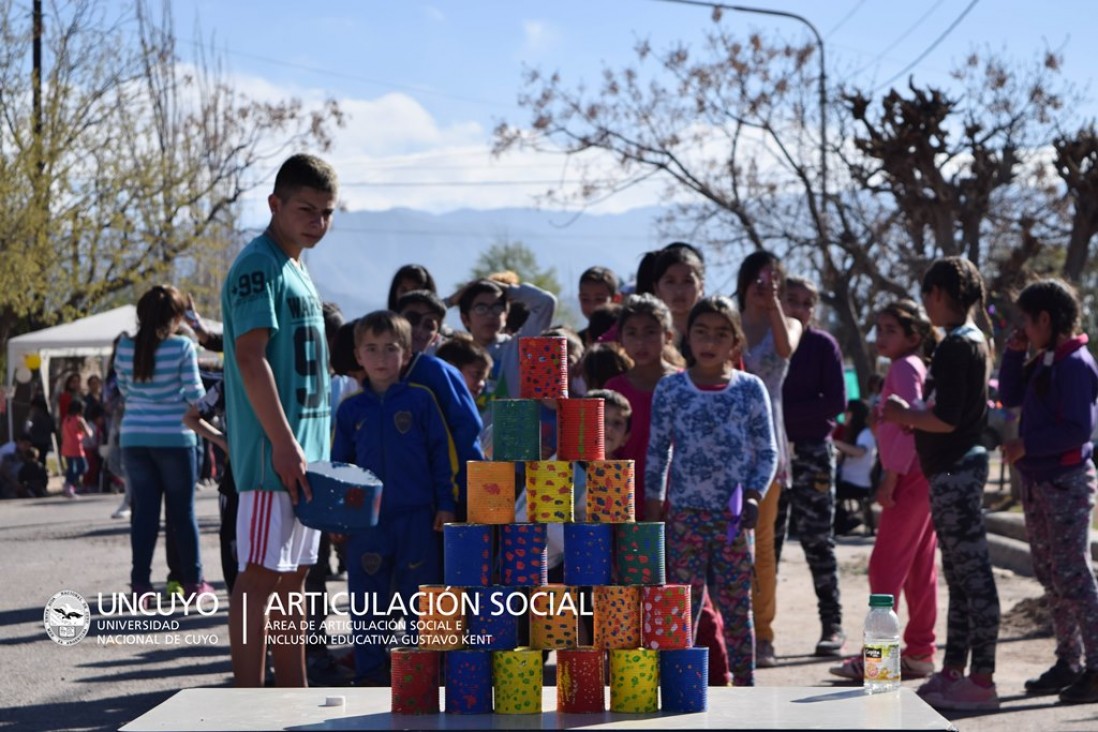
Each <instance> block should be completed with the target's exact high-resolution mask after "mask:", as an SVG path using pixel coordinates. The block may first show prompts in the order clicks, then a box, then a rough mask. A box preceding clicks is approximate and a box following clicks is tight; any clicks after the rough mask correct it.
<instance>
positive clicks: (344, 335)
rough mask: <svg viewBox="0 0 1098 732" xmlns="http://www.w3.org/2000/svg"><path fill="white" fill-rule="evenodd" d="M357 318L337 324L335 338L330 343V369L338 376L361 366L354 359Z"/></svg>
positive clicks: (356, 369)
mask: <svg viewBox="0 0 1098 732" xmlns="http://www.w3.org/2000/svg"><path fill="white" fill-rule="evenodd" d="M356 325H358V321H357V320H348V321H347V322H346V323H344V324H343V325H341V326H339V330H338V331H336V335H335V340H334V342H333V344H332V356H331V359H330V360H331V362H332V371H334V372H335V373H336V374H337V375H339V376H346V375H347V374H349V373H351V372H352V371H358V370H359V369H361V368H362V367H361V366H359V365H358V361H357V360H355V326H356Z"/></svg>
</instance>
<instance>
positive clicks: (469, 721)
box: [122, 686, 956, 732]
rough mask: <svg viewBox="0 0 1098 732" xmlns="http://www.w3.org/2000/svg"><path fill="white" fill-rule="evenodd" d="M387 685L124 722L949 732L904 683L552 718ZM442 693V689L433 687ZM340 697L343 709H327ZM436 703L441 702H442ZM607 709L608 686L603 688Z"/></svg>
mask: <svg viewBox="0 0 1098 732" xmlns="http://www.w3.org/2000/svg"><path fill="white" fill-rule="evenodd" d="M389 693H390V692H389V689H387V688H378V689H185V690H183V691H180V692H179V693H178V694H176V695H175V696H173V697H172V698H170V699H168V700H167V701H165V702H164V703H163V704H160V705H159V706H157V707H155V708H153V709H151V710H149V711H148V712H147V713H145V714H143V715H142V716H140V717H138V718H137V719H135V720H134V721H132V722H130V723H129V724H127V725H126V726H125V727H123V728H122V730H123V732H139V731H140V732H144V731H145V730H190V729H194V730H213V729H216V730H245V729H265V730H286V729H292V730H339V729H385V730H392V729H568V728H573V727H583V728H587V729H665V730H671V729H705V728H709V729H759V730H809V729H812V730H839V729H855V730H955V729H956V728H955V727H953V725H952V724H951V723H950V722H949V720H947V719H946V718H945V717H942V716H941V715H940V714H938V713H937V712H935V711H934V710H933V709H932V708H931V707H930V706H929V705H927V703H926V702H924V701H923V700H922V699H920V698H919V697H918V696H916V694H915V693H914V692H913V691H912V690H910V689H906V688H905V689H901V690H900V691H899V692H897V693H894V694H876V695H867V694H864V693H863V692H862V690H861V689H860V688H856V689H848V688H843V689H834V688H829V687H800V686H785V687H778V686H771V687H754V688H749V689H737V688H730V687H726V688H711V689H710V690H709V711H708V712H706V713H703V714H669V713H663V712H660V713H656V714H614V713H611V712H604V713H602V714H558V713H557V712H556V706H557V696H556V694H557V690H556V688H555V687H546V688H545V689H544V690H543V701H542V709H543V710H544V712H543V713H542V714H534V715H510V714H507V715H505V714H486V715H469V716H462V715H455V714H444V713H443V714H437V715H425V716H407V715H393V714H390V713H389V699H390V697H389ZM439 693H440V698H441V694H442V690H441V689H440V690H439ZM331 696H343V697H345V698H346V705H345V706H343V707H326V706H324V703H325V700H326V698H327V697H331ZM441 707H442V705H441V703H440V708H441ZM607 708H609V689H607Z"/></svg>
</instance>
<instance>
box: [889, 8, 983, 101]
mask: <svg viewBox="0 0 1098 732" xmlns="http://www.w3.org/2000/svg"><path fill="white" fill-rule="evenodd" d="M979 2H980V0H972V1H971V2H970V3H969V4H968V5H966V6H965V9H964V10H962V11H961V14H960V15H958V16H957V17H956V19H954V21H953V22H952V23H950V24H949V27H948V28H946V29H945V30H944V31H942V34H941V35H940V36H938V37H937V38H935V39H934V42H933V43H931V44H930V45H929V46H927V48H926V50H925V51H923V52H922V53H920V54H919V56H918V57H917V58H916V59H915V60H914V61H912V62H911V63H909V64H908V65H907V66H905V67H903V68H902V69H900V70H899V71H898V72H897V73H895V74H893V75H892V76H891V77H889V78H888V79H887V80H885V81H884V82H882V83H880V84H878V85H877V87H876V88H875V89H874V90H873V91H875V92H876V91H880V90H881V89H883V88H884V87H886V86H888V85H889V84H891V83H892V82H894V81H896V80H897V79H899V78H900V77H902V76H903V75H904V74H906V73H907V72H908V71H911V70H912V69H913V68H915V67H916V66H918V65H919V62H920V61H922V60H923V59H924V58H926V57H927V56H929V55H930V53H931V51H933V50H934V49H935V48H937V47H938V44H940V43H941V42H942V41H944V40H945V39H946V37H947V36H949V34H950V33H952V32H953V29H954V28H956V27H957V26H958V25H960V24H961V21H962V20H964V19H965V16H966V15H968V14H969V12H970V11H971V10H972V9H973V8H974V7H976V4H977V3H979Z"/></svg>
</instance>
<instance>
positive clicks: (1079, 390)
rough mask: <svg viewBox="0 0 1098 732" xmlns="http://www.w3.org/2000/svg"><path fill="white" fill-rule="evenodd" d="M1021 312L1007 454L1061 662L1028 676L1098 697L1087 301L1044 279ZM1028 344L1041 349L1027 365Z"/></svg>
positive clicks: (1030, 290) (1034, 687)
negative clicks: (1014, 411) (1083, 329)
mask: <svg viewBox="0 0 1098 732" xmlns="http://www.w3.org/2000/svg"><path fill="white" fill-rule="evenodd" d="M1018 308H1019V310H1021V311H1022V318H1023V326H1022V328H1019V329H1018V330H1016V331H1015V332H1014V334H1013V335H1012V336H1011V338H1010V340H1008V341H1007V344H1006V352H1005V353H1004V354H1003V363H1002V367H1001V369H1000V372H999V389H1000V394H1001V395H1002V399H1003V404H1004V405H1005V406H1008V407H1016V406H1018V405H1021V407H1022V421H1021V428H1020V430H1019V437H1018V438H1017V439H1015V440H1010V441H1009V442H1006V443H1005V444H1004V445H1003V447H1002V450H1003V457H1004V459H1005V460H1007V462H1010V463H1013V464H1015V465H1017V467H1018V470H1019V472H1020V473H1021V475H1022V506H1023V507H1024V509H1025V515H1026V530H1027V532H1028V534H1029V544H1030V548H1031V552H1032V555H1033V569H1034V573H1035V574H1036V575H1037V579H1038V580H1040V582H1041V584H1042V585H1043V586H1044V588H1045V592H1046V594H1047V596H1048V598H1049V604H1050V606H1051V610H1052V626H1053V630H1054V631H1055V634H1056V664H1055V665H1054V666H1052V668H1050V669H1049V670H1048V671H1045V672H1044V673H1043V674H1041V675H1040V676H1038V677H1036V678H1033V679H1030V680H1029V681H1027V682H1026V692H1027V693H1029V694H1055V693H1059V694H1060V700H1061V701H1063V702H1066V703H1075V704H1079V703H1091V702H1098V583H1096V582H1095V579H1094V572H1093V570H1092V568H1091V562H1090V524H1091V519H1092V517H1093V515H1094V501H1095V489H1096V484H1095V471H1094V464H1093V462H1091V452H1092V446H1091V441H1090V438H1091V435H1092V434H1093V432H1094V427H1095V423H1096V420H1098V367H1096V366H1095V363H1094V358H1093V357H1091V355H1090V353H1089V352H1088V351H1087V349H1086V344H1087V336H1086V334H1080V333H1079V302H1078V299H1077V298H1076V295H1075V292H1074V290H1073V289H1072V288H1071V286H1070V285H1067V284H1065V283H1063V282H1061V281H1059V280H1041V281H1039V282H1035V283H1033V284H1031V285H1029V286H1028V287H1026V288H1025V289H1024V290H1023V291H1022V294H1021V295H1019V297H1018ZM1029 346H1032V347H1033V349H1034V351H1035V352H1036V353H1035V355H1034V356H1033V358H1031V359H1030V360H1029V361H1028V362H1027V361H1025V356H1026V351H1027V349H1028V347H1029ZM1084 653H1085V656H1086V666H1085V668H1084V667H1083V666H1082V664H1081V661H1082V659H1083V655H1084Z"/></svg>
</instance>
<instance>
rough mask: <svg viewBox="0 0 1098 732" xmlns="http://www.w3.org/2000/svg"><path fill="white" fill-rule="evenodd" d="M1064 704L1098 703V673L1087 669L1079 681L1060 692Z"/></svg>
mask: <svg viewBox="0 0 1098 732" xmlns="http://www.w3.org/2000/svg"><path fill="white" fill-rule="evenodd" d="M1060 701H1062V702H1063V703H1064V704H1093V703H1094V702H1098V671H1092V670H1090V669H1087V670H1086V671H1084V672H1083V673H1082V674H1080V676H1079V678H1078V680H1077V681H1076V682H1075V683H1074V684H1072V685H1071V686H1069V687H1068V688H1066V689H1064V690H1063V691H1061V692H1060Z"/></svg>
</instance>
